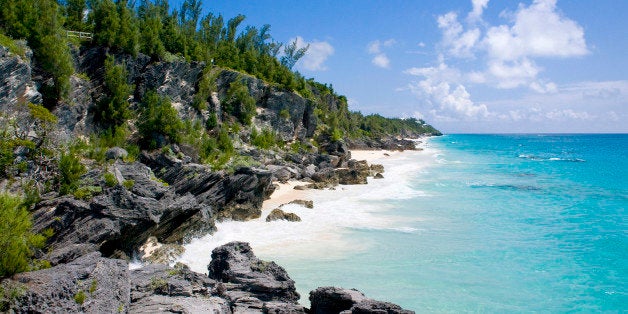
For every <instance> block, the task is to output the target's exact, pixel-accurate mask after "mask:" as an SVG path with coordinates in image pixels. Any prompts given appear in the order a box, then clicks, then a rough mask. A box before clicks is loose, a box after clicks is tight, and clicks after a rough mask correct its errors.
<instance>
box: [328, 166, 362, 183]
mask: <svg viewBox="0 0 628 314" xmlns="http://www.w3.org/2000/svg"><path fill="white" fill-rule="evenodd" d="M335 173H336V176H337V177H338V183H340V184H344V185H351V184H367V183H368V181H367V179H366V176H365V175H364V174H363V173H362V172H360V171H358V170H356V169H348V168H339V169H335Z"/></svg>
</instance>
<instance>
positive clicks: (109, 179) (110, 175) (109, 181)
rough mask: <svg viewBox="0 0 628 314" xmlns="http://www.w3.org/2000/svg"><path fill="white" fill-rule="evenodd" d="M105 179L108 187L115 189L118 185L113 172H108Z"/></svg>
mask: <svg viewBox="0 0 628 314" xmlns="http://www.w3.org/2000/svg"><path fill="white" fill-rule="evenodd" d="M104 177H105V185H106V186H108V187H114V186H116V185H117V184H118V180H117V179H116V176H115V175H114V174H113V173H111V172H107V173H105V174H104Z"/></svg>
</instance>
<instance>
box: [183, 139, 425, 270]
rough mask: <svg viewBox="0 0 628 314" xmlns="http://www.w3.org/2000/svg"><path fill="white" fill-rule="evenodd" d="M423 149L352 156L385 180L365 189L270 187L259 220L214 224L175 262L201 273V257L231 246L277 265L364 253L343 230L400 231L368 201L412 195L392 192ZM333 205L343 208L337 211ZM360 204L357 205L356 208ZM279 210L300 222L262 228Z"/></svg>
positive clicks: (203, 266) (279, 222) (203, 264)
mask: <svg viewBox="0 0 628 314" xmlns="http://www.w3.org/2000/svg"><path fill="white" fill-rule="evenodd" d="M425 144H426V143H425V141H424V139H422V142H421V143H420V144H419V145H417V150H406V151H389V150H351V154H352V159H356V160H366V161H367V162H368V163H369V164H383V166H384V173H383V176H384V178H383V179H374V178H373V177H369V178H368V184H355V185H337V186H335V187H333V188H325V189H308V190H295V189H294V187H295V186H299V185H307V184H309V183H308V182H305V181H298V180H290V181H288V182H286V183H279V182H273V183H274V184H278V185H279V188H278V189H277V190H275V191H274V192H273V193H272V194H271V195H270V198H269V199H267V200H264V202H263V203H262V208H261V209H262V213H261V215H260V217H259V218H255V219H251V220H248V221H234V220H225V221H222V222H217V225H216V227H217V230H216V231H215V232H214V233H212V234H207V235H205V236H203V237H200V238H196V239H193V240H192V241H191V242H189V243H188V244H186V245H184V247H185V252H184V253H183V254H182V255H181V256H180V257H179V258H178V259H177V260H176V261H179V262H183V263H184V264H188V265H189V266H190V267H191V268H192V269H193V270H195V271H197V272H201V273H204V272H206V265H207V263H208V262H209V255H207V254H206V253H205V252H208V251H211V250H212V249H213V248H215V247H218V246H220V245H223V244H226V243H228V242H231V241H244V242H249V243H250V244H251V246H252V247H253V248H254V249H255V252H256V254H258V255H259V256H260V257H262V258H264V259H269V260H274V261H277V262H278V263H279V262H281V261H282V260H285V259H288V258H292V257H295V256H307V257H309V258H332V259H336V258H343V257H344V256H345V255H346V254H347V252H353V251H360V250H364V249H366V246H365V244H364V243H355V242H352V241H350V240H347V239H345V238H344V235H345V234H346V232H347V230H353V229H360V228H375V229H395V228H397V227H396V225H399V224H402V225H403V222H399V221H395V220H391V219H388V218H387V217H381V216H380V215H378V213H380V212H383V211H387V210H389V209H390V208H389V207H388V206H386V205H384V206H375V205H374V204H373V202H371V200H376V199H378V198H380V197H382V196H393V197H394V198H405V197H409V196H414V195H415V191H412V190H411V189H408V188H406V187H404V186H401V187H396V186H395V184H394V183H396V182H398V181H399V180H403V178H402V177H403V176H404V175H405V174H406V173H407V169H408V166H409V165H407V164H406V159H409V157H410V156H413V155H414V154H424V153H426V152H425V151H424V148H425ZM354 156H355V157H354ZM413 160H414V159H413ZM423 165H424V163H416V162H415V163H413V164H412V165H411V167H412V168H417V167H419V168H420V167H423ZM413 193H414V194H413ZM294 200H305V201H313V203H314V208H313V209H312V208H306V207H304V206H301V205H297V204H288V203H290V202H292V201H294ZM338 202H340V203H342V204H341V205H338V204H337V203H338ZM360 203H362V205H358V206H355V204H360ZM282 205H284V206H282ZM279 207H281V209H282V210H283V211H284V212H286V213H294V214H296V215H297V216H299V217H300V219H301V221H299V222H292V221H287V220H276V221H272V222H266V217H267V216H268V215H269V214H270V212H271V211H272V210H273V209H275V208H279ZM402 228H403V227H402ZM279 264H281V263H279Z"/></svg>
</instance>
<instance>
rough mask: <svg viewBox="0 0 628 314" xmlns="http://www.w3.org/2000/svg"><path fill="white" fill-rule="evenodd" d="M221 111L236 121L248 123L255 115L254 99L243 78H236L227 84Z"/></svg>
mask: <svg viewBox="0 0 628 314" xmlns="http://www.w3.org/2000/svg"><path fill="white" fill-rule="evenodd" d="M222 109H223V111H224V112H225V113H227V114H229V115H231V116H234V117H236V118H237V119H238V122H240V123H242V124H244V125H249V124H251V119H252V118H253V117H254V116H255V99H254V98H253V97H251V95H250V94H249V88H248V87H247V86H246V84H245V82H244V79H241V78H239V79H237V80H235V81H233V82H231V84H230V85H229V90H228V91H227V98H226V99H225V101H224V102H223V108H222Z"/></svg>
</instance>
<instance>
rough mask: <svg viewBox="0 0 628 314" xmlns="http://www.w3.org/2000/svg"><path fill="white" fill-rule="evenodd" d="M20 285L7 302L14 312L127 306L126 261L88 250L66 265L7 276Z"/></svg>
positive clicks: (103, 309) (96, 310)
mask: <svg viewBox="0 0 628 314" xmlns="http://www.w3.org/2000/svg"><path fill="white" fill-rule="evenodd" d="M8 281H14V282H19V283H21V284H22V285H23V288H25V289H24V291H23V293H22V294H21V295H20V296H18V297H17V299H15V300H13V302H14V303H13V304H11V305H10V307H11V310H12V312H14V313H78V312H87V313H110V312H115V311H117V310H118V309H121V310H122V311H124V310H126V309H128V308H129V293H130V287H129V268H128V265H127V263H126V262H124V261H122V260H115V259H109V258H103V257H101V256H100V254H99V253H97V252H95V253H91V254H88V255H85V256H83V257H80V258H78V259H76V260H74V261H72V262H70V263H68V264H60V265H57V266H55V267H52V268H49V269H44V270H38V271H33V272H27V273H21V274H17V275H15V276H13V277H12V279H7V280H5V282H3V284H6V283H7V282H8Z"/></svg>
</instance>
